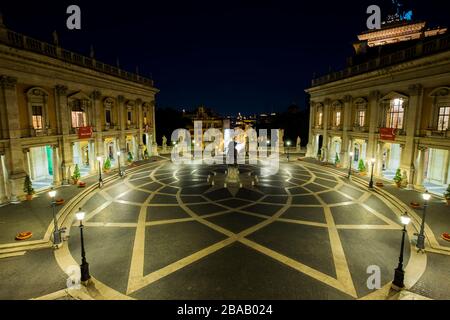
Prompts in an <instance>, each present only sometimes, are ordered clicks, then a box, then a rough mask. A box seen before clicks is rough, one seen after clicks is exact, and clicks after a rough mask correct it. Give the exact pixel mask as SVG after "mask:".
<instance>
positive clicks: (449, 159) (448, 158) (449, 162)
mask: <svg viewBox="0 0 450 320" xmlns="http://www.w3.org/2000/svg"><path fill="white" fill-rule="evenodd" d="M449 165H450V151H449V150H447V152H446V153H445V158H444V166H445V167H444V184H445V185H447V184H449V181H447V180H448V170H449V168H448V167H449Z"/></svg>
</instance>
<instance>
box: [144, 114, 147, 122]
mask: <svg viewBox="0 0 450 320" xmlns="http://www.w3.org/2000/svg"><path fill="white" fill-rule="evenodd" d="M146 124H147V112H144V125H146Z"/></svg>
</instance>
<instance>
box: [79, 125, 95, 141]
mask: <svg viewBox="0 0 450 320" xmlns="http://www.w3.org/2000/svg"><path fill="white" fill-rule="evenodd" d="M90 138H92V127H81V128H78V139H90Z"/></svg>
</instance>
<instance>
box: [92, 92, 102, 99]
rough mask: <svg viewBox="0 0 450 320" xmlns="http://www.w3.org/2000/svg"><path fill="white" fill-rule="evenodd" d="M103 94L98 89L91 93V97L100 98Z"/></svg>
mask: <svg viewBox="0 0 450 320" xmlns="http://www.w3.org/2000/svg"><path fill="white" fill-rule="evenodd" d="M101 96H102V93H101V92H100V91H98V90H95V91H93V92H92V94H91V97H92V99H94V100H98V99H100V98H101Z"/></svg>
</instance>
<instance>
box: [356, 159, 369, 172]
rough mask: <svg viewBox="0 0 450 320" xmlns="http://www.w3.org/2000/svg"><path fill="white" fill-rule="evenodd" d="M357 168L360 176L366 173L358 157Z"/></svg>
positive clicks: (364, 166)
mask: <svg viewBox="0 0 450 320" xmlns="http://www.w3.org/2000/svg"><path fill="white" fill-rule="evenodd" d="M358 170H359V174H360V175H362V176H365V175H366V172H367V169H366V165H365V164H364V161H363V159H359V162H358Z"/></svg>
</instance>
